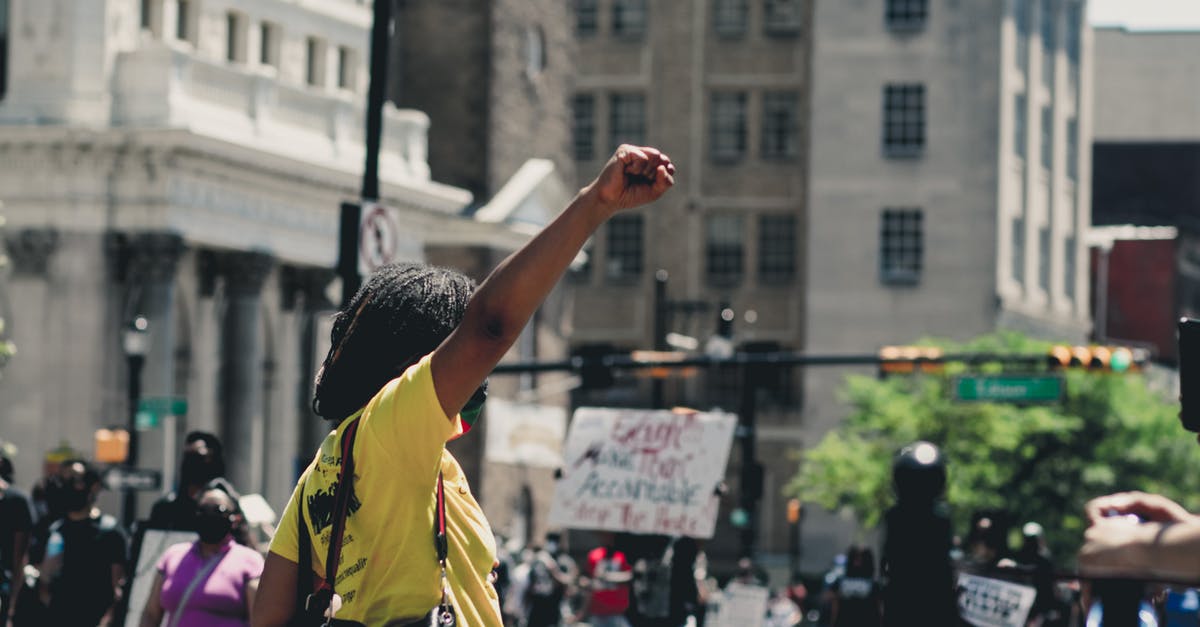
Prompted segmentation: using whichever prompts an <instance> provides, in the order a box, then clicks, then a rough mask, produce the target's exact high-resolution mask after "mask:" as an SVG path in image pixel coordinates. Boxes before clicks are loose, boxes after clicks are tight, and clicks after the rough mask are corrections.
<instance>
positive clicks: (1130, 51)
mask: <svg viewBox="0 0 1200 627" xmlns="http://www.w3.org/2000/svg"><path fill="white" fill-rule="evenodd" d="M1095 58H1096V61H1095V65H1096V94H1097V96H1098V97H1097V98H1096V120H1095V140H1096V142H1098V143H1121V142H1170V143H1174V142H1195V141H1196V140H1197V139H1200V98H1197V97H1196V95H1195V94H1194V93H1193V90H1191V89H1189V88H1188V86H1190V85H1194V84H1196V82H1197V81H1200V33H1196V32H1163V31H1130V30H1126V29H1123V28H1098V29H1096V54H1095Z"/></svg>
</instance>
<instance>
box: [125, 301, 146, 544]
mask: <svg viewBox="0 0 1200 627" xmlns="http://www.w3.org/2000/svg"><path fill="white" fill-rule="evenodd" d="M149 326H150V323H149V322H148V321H147V320H146V317H145V316H138V317H136V318H134V319H133V321H132V322H130V323H129V328H128V329H126V330H125V334H124V337H123V338H122V343H123V344H124V349H125V360H126V362H127V363H128V366H129V423H128V426H127V431H128V433H129V450H128V452H127V453H126V455H125V467H126V468H129V469H131V470H132V469H135V468H137V465H138V429H137V414H138V401H140V400H141V398H142V367H143V366H144V365H145V364H146V349H147V345H148V343H149V342H148V340H149V337H148V334H147V330H148V329H149ZM136 518H137V491H135V490H133V489H130V488H125V496H124V501H123V503H122V507H121V519H122V521H123V522H124V523H125V527H126V528H131V527H132V526H133V521H134V520H135V519H136Z"/></svg>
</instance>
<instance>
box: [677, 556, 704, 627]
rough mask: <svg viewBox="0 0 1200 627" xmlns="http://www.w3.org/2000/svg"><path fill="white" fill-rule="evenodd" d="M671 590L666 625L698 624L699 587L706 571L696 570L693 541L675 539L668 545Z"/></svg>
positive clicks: (699, 613)
mask: <svg viewBox="0 0 1200 627" xmlns="http://www.w3.org/2000/svg"><path fill="white" fill-rule="evenodd" d="M671 552H672V555H671V560H670V563H671V590H670V597H669V605H668V607H669V612H668V614H667V624H668V625H670V626H671V627H682V626H683V625H686V624H688V620H689V619H691V620H694V621H696V622H699V621H700V620H701V618H702V616H703V614H704V612H703V610H702V609H701V608H702V606H703V601H702V600H701V592H700V590H701V588H702V586H703V585H704V578H705V576H706V570H707V568H703V569H698V568H697V567H696V566H697V562H698V561H699V560H700V558H701V555H702V553H701V551H700V545H699V543H697V542H696V539H695V538H689V537H687V536H683V537H680V538H677V539H676V540H675V542H674V543H673V544H672V546H671Z"/></svg>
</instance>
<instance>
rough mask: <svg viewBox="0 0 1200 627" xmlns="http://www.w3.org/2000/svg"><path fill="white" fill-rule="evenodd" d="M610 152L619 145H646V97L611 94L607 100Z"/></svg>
mask: <svg viewBox="0 0 1200 627" xmlns="http://www.w3.org/2000/svg"><path fill="white" fill-rule="evenodd" d="M608 109H609V111H608V135H609V137H608V139H609V145H610V150H613V151H615V150H616V149H617V146H620V145H621V144H633V145H635V146H641V145H642V144H645V143H646V97H645V96H643V95H642V94H613V95H611V96H609V100H608Z"/></svg>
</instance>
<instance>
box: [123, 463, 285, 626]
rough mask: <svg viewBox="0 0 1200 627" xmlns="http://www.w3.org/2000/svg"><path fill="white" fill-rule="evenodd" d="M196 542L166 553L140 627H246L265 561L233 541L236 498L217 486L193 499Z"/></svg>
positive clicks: (252, 550) (212, 486)
mask: <svg viewBox="0 0 1200 627" xmlns="http://www.w3.org/2000/svg"><path fill="white" fill-rule="evenodd" d="M194 496H195V497H196V498H197V501H196V506H197V511H198V516H197V518H196V521H195V526H196V529H197V532H198V533H199V535H200V538H199V539H198V540H196V541H195V542H184V543H180V544H176V545H174V546H172V547H170V548H168V549H167V550H166V552H165V553H163V555H162V557H161V558H159V560H158V565H157V566H156V567H155V568H156V570H157V571H158V572H157V574H156V575H155V576H154V583H153V584H152V586H151V589H150V595H149V597H148V598H147V600H146V605H145V607H144V608H143V610H142V617H141V622H140V625H141V627H158V626H159V625H162V624H163V618H164V617H165V616H169V617H170V619H169V620H168V621H167V623H166V624H168V625H170V626H171V627H209V626H211V627H244V626H247V625H249V624H250V608H252V607H253V606H254V595H255V593H256V591H257V590H258V579H259V577H260V576H262V569H263V557H262V555H261V554H260V553H259V552H258V551H255V550H254V549H251V548H248V547H246V546H242V545H240V544H238V543H237V542H235V541H234V537H233V528H234V520H235V519H236V518H237V517H238V516H239V515H240V508H239V507H238V502H237V499H236V498H235V497H234V496H233V495H232V494H230V493H229V492H228V491H227V490H226V489H225V488H224V487H223V486H222V485H221V484H219V483H215V484H210V486H209V487H207V488H204V489H203V490H202V491H201V492H199V493H197V494H195V495H194Z"/></svg>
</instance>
